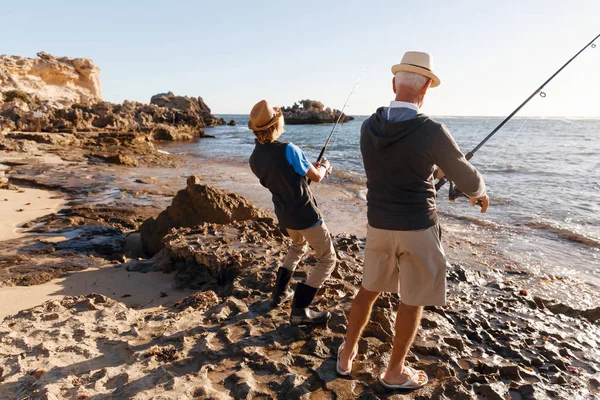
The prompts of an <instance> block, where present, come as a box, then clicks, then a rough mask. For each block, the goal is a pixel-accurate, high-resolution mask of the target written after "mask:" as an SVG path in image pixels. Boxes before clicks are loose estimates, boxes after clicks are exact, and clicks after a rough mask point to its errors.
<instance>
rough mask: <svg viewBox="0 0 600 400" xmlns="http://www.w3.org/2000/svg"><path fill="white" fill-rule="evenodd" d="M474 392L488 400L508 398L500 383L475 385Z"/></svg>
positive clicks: (503, 386)
mask: <svg viewBox="0 0 600 400" xmlns="http://www.w3.org/2000/svg"><path fill="white" fill-rule="evenodd" d="M475 392H476V393H477V394H479V395H481V396H483V398H485V399H489V400H506V399H508V398H510V396H509V394H508V388H507V387H506V386H505V385H504V384H503V383H502V382H495V383H490V384H482V385H476V386H475Z"/></svg>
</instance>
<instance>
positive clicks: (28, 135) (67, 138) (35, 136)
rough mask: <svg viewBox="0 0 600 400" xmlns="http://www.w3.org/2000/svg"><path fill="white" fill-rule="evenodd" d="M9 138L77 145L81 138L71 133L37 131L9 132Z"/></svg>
mask: <svg viewBox="0 0 600 400" xmlns="http://www.w3.org/2000/svg"><path fill="white" fill-rule="evenodd" d="M5 136H6V138H7V139H15V140H19V141H21V140H23V141H32V142H36V143H45V144H52V145H56V146H77V145H80V144H81V140H79V139H77V138H76V137H75V136H73V135H71V134H69V133H52V134H50V133H37V132H9V133H7V134H6V135H5Z"/></svg>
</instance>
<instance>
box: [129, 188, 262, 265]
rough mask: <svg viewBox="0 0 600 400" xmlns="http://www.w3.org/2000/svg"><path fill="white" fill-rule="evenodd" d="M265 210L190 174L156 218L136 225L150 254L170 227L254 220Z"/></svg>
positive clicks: (159, 248) (158, 246) (152, 253)
mask: <svg viewBox="0 0 600 400" xmlns="http://www.w3.org/2000/svg"><path fill="white" fill-rule="evenodd" d="M264 217H266V214H265V213H264V212H263V211H262V210H260V209H259V208H257V207H255V206H253V205H252V204H250V203H249V202H248V201H247V200H246V199H244V198H243V197H242V196H239V195H237V194H234V193H229V192H226V191H224V190H221V189H217V188H215V187H212V186H209V185H203V184H201V183H200V178H199V177H197V176H191V177H189V178H188V180H187V188H186V189H183V190H180V191H179V192H178V193H177V195H176V196H175V198H174V199H173V203H172V204H171V205H170V206H169V207H167V209H166V210H165V211H163V212H161V213H160V214H159V215H158V217H156V219H154V218H149V219H147V220H146V221H144V223H143V224H142V226H141V227H140V234H141V238H142V246H143V248H144V251H145V252H146V253H148V254H150V255H154V254H156V253H157V252H159V251H160V250H161V249H162V248H163V247H164V244H163V242H162V239H163V237H164V236H165V235H166V234H167V233H168V232H169V230H170V229H171V228H190V227H194V226H196V225H201V224H203V223H205V222H211V223H217V224H229V223H232V222H234V221H246V220H256V219H258V218H264Z"/></svg>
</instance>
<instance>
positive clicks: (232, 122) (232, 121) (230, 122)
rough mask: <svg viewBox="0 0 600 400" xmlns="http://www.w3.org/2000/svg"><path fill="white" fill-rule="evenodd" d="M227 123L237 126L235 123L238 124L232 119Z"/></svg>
mask: <svg viewBox="0 0 600 400" xmlns="http://www.w3.org/2000/svg"><path fill="white" fill-rule="evenodd" d="M227 125H229V126H235V125H236V122H235V121H234V120H231V121H229V122H228V123H227Z"/></svg>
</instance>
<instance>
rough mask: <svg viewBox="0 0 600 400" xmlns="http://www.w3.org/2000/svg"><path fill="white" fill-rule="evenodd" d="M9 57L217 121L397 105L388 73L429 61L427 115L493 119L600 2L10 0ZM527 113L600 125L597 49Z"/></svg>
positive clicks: (571, 49) (588, 24)
mask: <svg viewBox="0 0 600 400" xmlns="http://www.w3.org/2000/svg"><path fill="white" fill-rule="evenodd" d="M0 10H1V11H0V13H1V15H2V24H0V34H1V36H0V37H1V39H0V53H3V54H15V55H22V56H29V57H33V56H35V53H37V52H38V51H40V50H43V51H46V52H49V53H52V54H55V55H59V56H69V57H87V58H91V59H92V60H93V61H94V62H95V63H96V65H98V66H99V67H100V68H101V70H102V71H101V82H102V91H103V97H104V99H105V100H108V101H112V102H121V101H123V100H125V99H129V100H137V101H143V102H148V101H149V100H150V97H151V96H152V95H153V94H156V93H160V92H166V91H169V90H170V91H173V92H175V93H176V94H182V95H189V96H202V97H203V98H204V100H205V101H206V102H207V103H208V105H209V106H210V107H211V108H212V111H213V112H214V113H218V114H226V113H248V112H249V110H250V109H251V107H252V106H253V105H254V103H255V102H256V101H258V100H260V99H262V98H266V99H268V100H269V101H270V102H271V103H273V104H274V105H291V104H292V103H293V102H294V101H296V100H300V99H304V98H311V99H317V100H320V101H322V102H323V103H325V104H326V105H328V106H332V107H334V108H338V109H339V108H341V107H342V105H343V103H344V100H345V99H346V97H347V95H348V92H349V91H350V88H351V87H352V85H353V83H354V82H355V80H356V79H357V77H358V76H359V75H360V74H361V71H363V70H365V69H367V71H366V72H365V73H364V74H363V75H362V79H361V83H360V85H359V86H358V87H357V90H356V94H355V95H354V96H353V97H352V99H351V100H350V107H349V108H348V113H349V114H370V113H372V112H373V111H374V110H375V109H376V108H377V107H378V106H380V105H383V104H387V103H388V102H389V101H390V100H392V97H393V93H392V91H391V79H392V75H391V72H390V67H391V65H392V64H395V63H397V62H399V61H400V59H401V58H402V55H403V53H404V51H406V50H420V51H427V52H430V53H431V54H432V55H433V57H434V70H435V72H436V73H437V75H438V76H439V77H440V78H441V80H442V84H441V86H440V87H438V88H435V89H432V90H431V91H430V92H429V94H428V97H427V98H426V104H425V107H424V111H425V112H427V113H429V114H432V115H498V116H504V115H507V114H509V113H510V112H511V111H512V110H513V109H514V108H516V107H517V106H518V105H519V104H520V103H521V102H522V101H523V100H524V99H525V98H526V97H527V96H528V95H529V94H530V93H531V92H533V90H535V89H536V88H537V87H538V86H539V85H540V84H541V83H542V82H544V81H545V80H546V79H547V78H548V77H549V76H550V75H551V74H552V73H553V72H554V71H555V70H556V69H558V68H559V67H560V66H561V65H562V64H563V63H565V62H566V61H567V60H568V59H569V58H571V57H572V56H573V55H574V54H575V53H576V52H577V51H578V50H579V49H581V48H582V47H583V46H584V45H585V44H586V43H588V42H589V41H590V40H591V39H592V38H593V37H595V36H596V35H597V34H599V33H600V0H572V1H565V0H560V1H558V0H501V1H500V0H499V1H491V0H490V1H482V0H454V1H450V0H438V1H434V0H419V1H412V2H409V1H398V0H396V1H375V0H372V1H352V0H346V1H325V0H321V1H311V0H305V1H286V0H277V1H235V0H228V1H173V0H172V1H165V0H161V1H153V0H145V1H133V0H131V1H128V0H121V1H114V0H103V1H65V0H53V1H46V0H44V1H36V0H28V1H10V2H9V1H3V2H2V5H1V7H0ZM597 43H598V47H597V48H595V49H591V48H590V49H588V50H586V51H585V52H584V53H583V54H581V56H579V57H578V58H577V59H576V60H575V61H574V62H573V63H572V64H571V65H570V66H569V67H567V69H566V70H565V71H563V72H562V73H561V74H560V75H559V76H557V77H556V79H555V80H554V81H553V82H552V83H550V84H549V85H548V86H547V89H546V92H547V94H548V96H547V97H546V98H545V99H541V98H539V97H538V98H536V99H534V100H532V102H531V103H529V105H528V106H527V107H526V108H525V109H524V110H522V112H521V113H520V115H537V116H592V117H600V98H599V96H600V94H599V93H600V74H599V73H598V72H599V71H600V39H599V40H598V41H597Z"/></svg>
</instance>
